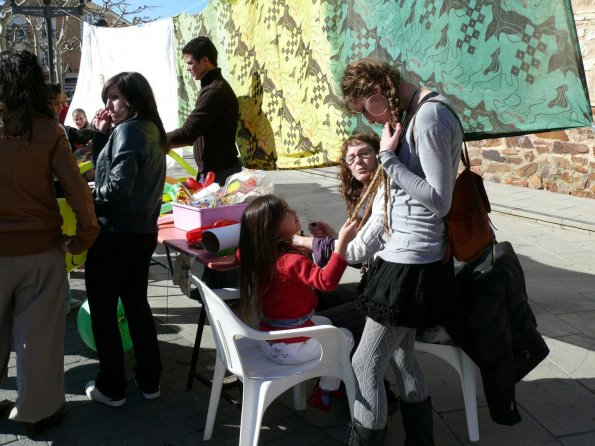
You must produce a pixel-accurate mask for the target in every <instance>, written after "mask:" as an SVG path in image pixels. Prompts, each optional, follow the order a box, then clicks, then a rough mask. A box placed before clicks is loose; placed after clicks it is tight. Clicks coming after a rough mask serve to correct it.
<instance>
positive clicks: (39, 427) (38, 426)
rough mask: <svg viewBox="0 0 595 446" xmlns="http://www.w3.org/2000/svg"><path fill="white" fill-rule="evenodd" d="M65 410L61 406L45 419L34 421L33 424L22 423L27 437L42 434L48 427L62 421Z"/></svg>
mask: <svg viewBox="0 0 595 446" xmlns="http://www.w3.org/2000/svg"><path fill="white" fill-rule="evenodd" d="M65 413H66V409H65V407H64V406H62V407H61V408H60V409H58V411H57V412H56V413H54V414H52V415H50V416H49V417H47V418H44V419H42V420H39V421H36V422H35V423H23V424H24V425H25V431H26V432H27V434H28V435H35V434H38V433H40V432H43V431H44V430H46V429H49V428H50V427H54V426H56V425H57V424H59V423H60V422H62V420H63V419H64V415H65Z"/></svg>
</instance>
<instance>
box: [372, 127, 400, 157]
mask: <svg viewBox="0 0 595 446" xmlns="http://www.w3.org/2000/svg"><path fill="white" fill-rule="evenodd" d="M402 130H403V126H402V125H401V124H400V123H399V124H397V127H396V128H395V131H394V132H393V129H392V127H391V126H390V124H389V123H388V122H387V123H386V124H384V128H383V129H382V138H380V151H379V152H378V153H384V152H394V151H395V149H396V148H397V146H398V145H399V139H400V138H401V131H402Z"/></svg>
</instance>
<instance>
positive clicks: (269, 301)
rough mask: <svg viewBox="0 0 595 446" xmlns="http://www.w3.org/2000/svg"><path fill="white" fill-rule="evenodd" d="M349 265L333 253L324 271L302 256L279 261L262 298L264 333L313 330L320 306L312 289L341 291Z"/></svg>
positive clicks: (303, 339) (296, 340)
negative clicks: (314, 318)
mask: <svg viewBox="0 0 595 446" xmlns="http://www.w3.org/2000/svg"><path fill="white" fill-rule="evenodd" d="M345 268H347V262H346V261H345V259H344V258H343V257H341V256H340V255H339V254H336V253H333V254H332V255H331V258H330V260H329V262H328V263H327V265H326V266H325V267H324V268H320V267H318V266H316V264H315V263H314V262H313V261H312V260H310V259H309V258H308V257H306V256H304V255H301V254H283V255H282V256H281V257H279V258H278V259H277V263H276V270H275V272H274V273H273V278H272V281H271V285H270V286H269V289H268V290H267V292H266V293H265V294H264V295H263V296H262V299H261V310H262V314H263V320H261V322H260V329H261V330H263V331H272V330H283V329H289V328H299V327H309V326H311V325H314V324H313V323H312V321H311V319H310V316H311V314H312V313H313V312H314V309H315V308H316V305H317V303H318V298H317V296H316V293H315V292H314V290H313V289H312V288H315V289H318V290H322V291H332V290H334V289H335V288H337V285H339V281H340V280H341V276H342V275H343V272H344V271H345ZM307 339H308V338H307V337H299V338H291V339H283V340H282V341H278V342H285V343H293V342H303V341H306V340H307Z"/></svg>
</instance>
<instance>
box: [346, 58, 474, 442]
mask: <svg viewBox="0 0 595 446" xmlns="http://www.w3.org/2000/svg"><path fill="white" fill-rule="evenodd" d="M341 90H342V92H343V96H344V98H345V102H346V104H347V106H348V107H349V108H350V109H351V110H352V111H353V112H354V113H361V114H363V116H364V117H365V118H366V119H367V120H368V122H369V123H370V124H375V123H378V124H382V125H383V126H384V128H383V132H382V138H381V142H380V152H379V156H378V160H379V162H380V165H381V166H382V168H383V170H384V172H385V173H386V174H387V176H388V178H389V180H390V182H389V185H390V192H389V194H388V202H389V214H390V215H389V218H388V222H389V234H388V235H389V237H388V240H387V242H386V243H385V244H384V247H383V248H382V250H380V251H379V252H378V253H377V255H376V258H375V260H374V262H373V264H372V265H371V267H370V270H369V271H368V279H367V281H366V286H365V289H364V290H363V291H362V292H361V293H360V295H359V296H358V299H357V308H358V310H359V311H361V312H363V313H364V314H365V315H366V316H367V317H366V324H365V327H364V332H363V335H362V340H361V342H360V344H359V346H358V348H357V350H356V352H355V354H354V356H353V361H352V362H353V368H354V373H355V377H356V381H357V386H356V402H355V408H354V420H353V423H352V429H351V430H350V436H349V439H348V444H351V445H359V444H365V445H381V444H384V441H385V438H386V420H387V416H386V397H385V393H384V392H382V391H381V389H382V378H383V376H384V371H385V369H386V367H387V365H388V363H389V360H390V358H391V357H393V356H394V353H395V352H397V361H398V363H397V368H399V369H401V371H406V373H400V374H397V383H398V386H399V391H400V397H401V402H400V408H401V414H402V417H403V425H404V429H405V434H406V440H405V444H406V445H433V444H434V440H433V426H432V407H431V401H430V397H429V396H428V393H427V386H426V382H425V379H424V377H423V374H422V372H421V369H420V368H419V365H418V363H417V360H416V358H415V350H414V341H415V331H416V328H418V327H421V326H431V325H435V324H436V322H437V320H436V318H435V317H434V315H433V314H431V308H432V305H433V302H435V301H437V300H439V299H441V298H444V297H445V296H446V295H448V294H449V293H452V292H453V288H454V271H453V265H452V261H450V262H446V263H443V262H442V258H443V256H444V253H445V249H446V240H445V227H444V217H445V215H446V214H447V213H448V210H449V209H450V205H451V198H452V191H453V188H454V183H455V179H456V175H457V168H458V165H459V159H460V149H461V144H462V141H463V134H462V131H461V127H460V125H459V123H458V121H457V118H456V117H455V116H454V115H453V114H452V113H451V112H450V111H449V110H448V109H447V108H446V107H445V106H444V105H441V104H440V103H436V102H427V103H426V102H425V100H427V99H428V98H430V97H434V96H435V97H436V98H437V99H439V100H440V101H442V102H447V99H446V98H445V97H442V96H439V95H436V94H435V93H432V92H431V91H430V90H428V89H426V88H424V87H420V86H417V85H415V84H413V83H409V82H402V81H401V78H400V74H399V72H398V70H396V69H395V68H393V67H391V66H389V65H388V64H386V63H383V62H379V61H374V60H370V59H363V60H360V61H357V62H354V63H352V64H350V65H348V66H347V68H346V69H345V72H344V74H343V77H342V79H341ZM414 116H415V125H414V126H409V124H410V122H411V121H412V117H414Z"/></svg>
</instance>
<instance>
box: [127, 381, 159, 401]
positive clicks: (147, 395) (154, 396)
mask: <svg viewBox="0 0 595 446" xmlns="http://www.w3.org/2000/svg"><path fill="white" fill-rule="evenodd" d="M134 384H136V387H138V388H139V389H140V386H139V385H138V383H137V382H136V379H135V380H134ZM141 392H142V389H141ZM143 396H144V397H145V399H146V400H155V399H157V398H159V397H160V396H161V389H159V387H157V391H156V392H153V393H146V392H143Z"/></svg>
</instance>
